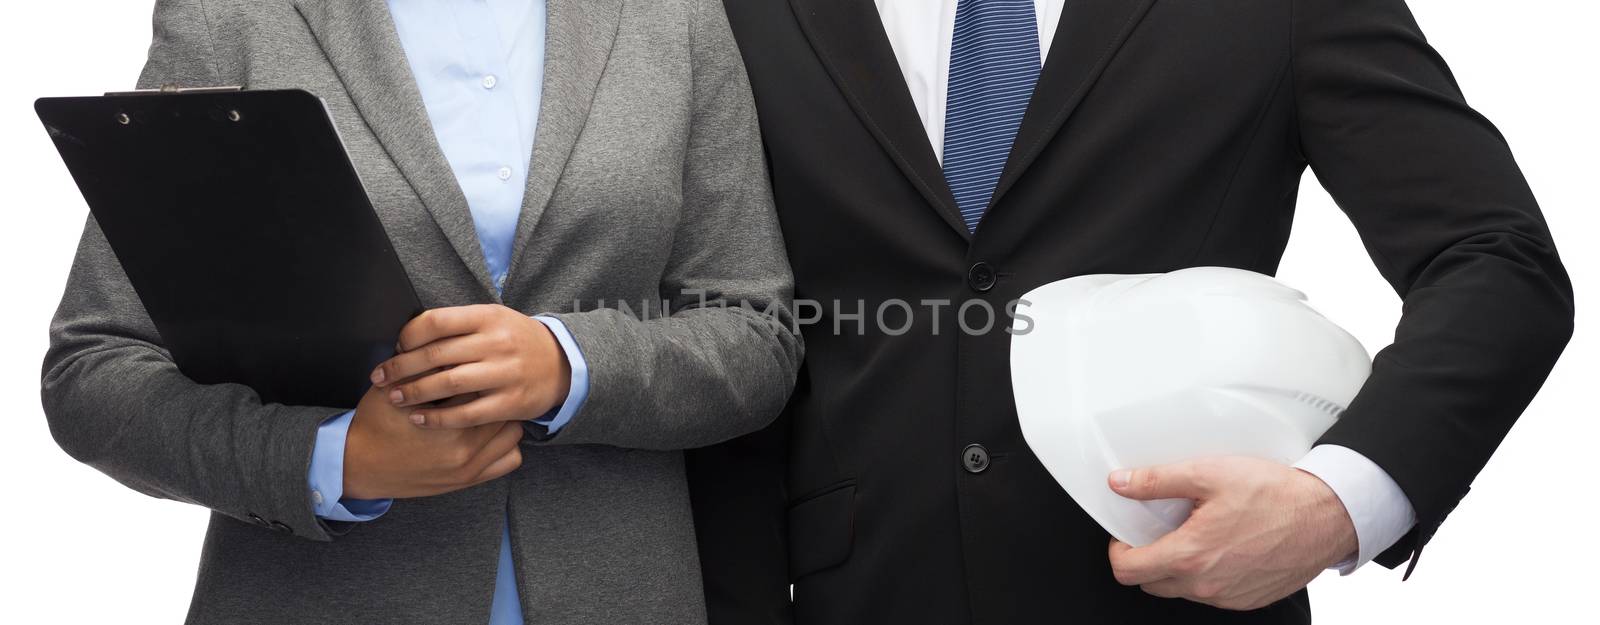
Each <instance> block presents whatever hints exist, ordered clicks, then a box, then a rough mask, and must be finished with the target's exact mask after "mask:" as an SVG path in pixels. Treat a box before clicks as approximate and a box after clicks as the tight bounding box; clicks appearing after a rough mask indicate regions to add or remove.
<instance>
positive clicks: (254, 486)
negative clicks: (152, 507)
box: [41, 0, 348, 540]
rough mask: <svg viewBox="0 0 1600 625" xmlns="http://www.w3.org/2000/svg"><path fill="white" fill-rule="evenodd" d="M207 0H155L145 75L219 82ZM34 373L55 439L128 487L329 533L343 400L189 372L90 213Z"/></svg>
mask: <svg viewBox="0 0 1600 625" xmlns="http://www.w3.org/2000/svg"><path fill="white" fill-rule="evenodd" d="M202 10H203V9H202V8H201V7H200V5H199V4H198V3H196V2H194V1H193V0H162V1H161V2H158V3H157V4H156V10H155V36H154V41H153V42H152V43H151V45H150V52H149V54H150V57H149V61H148V63H147V64H146V66H145V69H144V73H143V75H142V76H141V77H140V80H139V84H140V86H141V87H155V86H159V85H161V84H167V83H176V84H179V85H183V86H197V85H211V84H215V83H216V82H217V78H218V77H217V75H216V72H215V71H214V68H213V65H212V61H211V59H212V52H211V46H210V38H209V34H208V32H207V29H206V20H205V17H204V16H203V15H202ZM41 386H42V389H41V395H42V399H43V403H44V410H45V414H46V416H47V417H48V418H49V421H50V431H51V434H52V435H53V436H54V437H55V439H56V441H57V442H58V443H59V444H60V445H61V447H62V449H64V450H65V451H66V452H67V453H68V454H70V455H71V456H72V457H74V458H76V459H78V460H80V461H82V462H84V463H86V464H89V465H90V466H93V467H95V468H96V469H99V470H100V471H102V472H104V473H106V474H107V475H109V476H111V477H112V478H115V479H116V480H117V481H119V482H122V483H123V484H126V485H127V486H129V487H131V488H133V489H134V490H136V491H139V492H141V493H145V494H148V495H151V496H155V497H162V498H166V499H173V500H177V501H183V502H188V503H193V504H197V505H201V506H205V507H207V508H210V509H212V510H215V511H217V512H220V513H222V514H224V515H227V516H230V517H233V518H235V519H238V520H240V521H244V522H247V523H251V524H254V525H257V526H260V527H262V528H263V531H266V530H269V529H270V530H274V531H278V532H281V533H288V532H292V533H293V534H295V535H297V536H301V537H307V538H311V539H315V540H329V539H330V536H331V535H330V533H329V528H328V527H327V526H325V525H324V524H323V523H322V522H321V521H319V520H318V519H317V517H316V514H315V513H314V511H313V507H312V502H311V494H310V493H309V492H308V490H307V488H306V475H307V470H308V467H309V465H310V461H311V452H312V447H313V444H314V441H315V439H316V435H317V430H318V427H319V426H320V425H321V424H322V422H323V421H325V420H327V419H328V418H330V417H333V416H335V415H338V414H339V413H341V412H344V409H340V408H328V407H307V406H283V405H275V404H264V403H262V401H261V400H260V398H259V397H257V395H256V394H255V392H254V391H252V390H251V389H249V388H248V387H245V386H241V385H236V384H219V385H200V384H196V383H195V382H193V381H191V380H190V379H189V378H187V377H185V376H184V375H183V374H182V373H181V372H179V371H178V368H177V366H176V365H175V364H174V363H173V361H172V358H171V356H170V354H168V352H167V351H166V350H165V349H164V348H163V347H162V343H161V338H160V336H159V335H158V334H157V332H156V328H155V326H154V325H153V324H152V323H151V321H150V319H149V316H148V315H147V314H146V312H145V310H144V307H143V305H142V304H141V303H140V301H139V298H138V297H137V296H136V295H135V293H134V291H133V288H132V286H131V285H130V284H129V283H128V278H127V275H126V274H125V273H124V272H123V270H122V266H121V265H120V264H119V263H118V262H117V259H116V257H115V256H114V255H113V253H112V250H111V248H110V247H109V246H108V245H107V243H106V239H105V236H104V235H103V234H102V233H101V231H100V229H99V227H98V226H97V225H96V224H95V222H94V220H93V219H92V218H91V219H89V222H88V224H87V225H86V226H85V227H84V230H83V235H82V238H81V240H80V241H79V244H78V251H77V256H76V258H75V259H74V260H73V264H72V270H71V273H70V275H69V277H68V279H67V285H66V292H65V294H64V295H63V296H62V299H61V305H60V307H59V308H58V309H57V311H56V315H55V318H54V319H53V320H52V322H51V325H50V348H49V351H48V352H47V353H46V355H45V360H44V367H43V377H42V384H41ZM346 408H348V407H346Z"/></svg>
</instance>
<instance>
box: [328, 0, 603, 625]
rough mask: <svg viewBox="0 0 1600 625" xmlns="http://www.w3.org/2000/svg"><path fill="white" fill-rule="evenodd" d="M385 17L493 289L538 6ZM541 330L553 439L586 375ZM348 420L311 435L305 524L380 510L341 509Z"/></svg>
mask: <svg viewBox="0 0 1600 625" xmlns="http://www.w3.org/2000/svg"><path fill="white" fill-rule="evenodd" d="M389 12H390V14H391V15H392V16H393V18H394V23H395V30H396V32H397V33H398V34H399V36H400V44H401V46H402V47H403V48H404V49H405V52H406V58H407V61H408V62H409V63H410V65H411V73H412V75H413V76H415V77H416V81H417V88H418V90H419V91H420V92H421V94H422V101H423V104H424V105H425V106H426V107H427V111H428V120H429V122H430V123H431V124H432V126H433V131H434V135H435V136H436V137H437V138H438V140H439V148H440V149H441V150H442V151H443V152H444V156H445V160H447V161H449V163H450V168H451V170H452V171H453V172H454V173H455V176H456V182H457V183H458V184H459V185H460V186H461V190H462V192H463V193H464V194H465V195H466V198H467V205H468V207H469V208H470V209H471V211H472V221H473V225H474V226H475V227H476V228H477V232H478V241H479V243H480V244H481V245H482V247H483V257H484V261H485V262H486V263H487V264H488V267H489V273H490V275H491V277H493V279H494V282H495V285H496V287H497V288H501V287H503V286H504V284H505V278H506V272H507V271H508V270H509V269H510V265H511V248H512V241H513V239H514V237H515V235H516V227H517V220H518V218H519V217H520V215H521V212H522V200H523V192H524V190H525V188H526V186H527V178H528V164H529V162H530V161H531V160H532V157H533V140H534V135H535V132H536V130H537V125H538V120H539V105H540V99H541V95H542V88H543V82H544V41H545V17H546V15H545V2H544V0H448V1H441V0H389ZM535 319H537V320H539V321H540V322H543V323H544V324H545V325H546V326H547V327H549V328H550V332H551V333H552V334H554V335H555V337H556V340H557V342H559V343H560V344H561V349H562V350H563V351H565V352H566V355H567V360H568V362H569V363H570V364H571V365H572V385H571V391H570V392H569V393H568V395H567V398H566V401H564V402H563V403H562V405H561V406H560V407H558V408H557V409H556V410H554V411H552V412H553V414H549V415H545V416H543V417H541V418H539V419H538V420H537V421H538V422H539V423H540V424H543V425H545V426H546V427H548V428H549V430H550V431H551V432H555V431H558V430H560V429H561V428H562V427H563V426H565V425H566V424H567V422H568V421H570V420H571V419H572V416H573V415H574V414H576V413H577V412H578V410H579V409H580V408H581V407H582V406H583V402H584V400H585V399H586V398H587V397H588V393H589V369H588V363H587V362H586V361H584V359H583V354H582V353H581V352H580V351H579V350H578V347H577V343H576V342H574V341H573V339H572V334H571V333H570V332H569V331H568V330H567V328H566V326H565V325H563V324H562V323H561V321H560V320H558V319H555V318H554V317H542V316H541V317H535ZM353 416H354V413H353V412H347V413H344V414H342V415H339V416H337V417H334V418H332V419H329V420H328V421H327V422H326V423H324V424H323V425H322V428H321V429H320V430H319V431H318V432H317V441H316V448H315V449H314V450H313V452H312V458H311V471H310V475H309V483H310V487H311V498H312V502H313V503H314V504H315V507H316V512H317V515H318V516H320V517H323V518H325V519H329V520H333V521H347V522H360V521H370V520H372V519H375V518H377V517H378V516H381V515H382V514H383V513H384V512H387V511H388V509H389V506H390V504H391V503H392V502H391V501H389V500H381V501H365V500H352V499H344V498H342V496H341V495H342V494H343V492H344V444H345V439H346V435H347V434H348V432H349V429H350V423H351V421H352V419H353ZM522 622H523V619H522V607H521V605H520V603H519V602H518V597H517V583H516V573H515V571H514V569H513V567H512V560H511V536H510V533H509V530H508V529H507V530H502V536H501V540H500V562H499V571H498V574H497V576H496V578H495V592H494V603H493V607H492V608H491V612H490V616H489V623H490V625H513V624H518V625H520V624H521V623H522Z"/></svg>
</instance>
